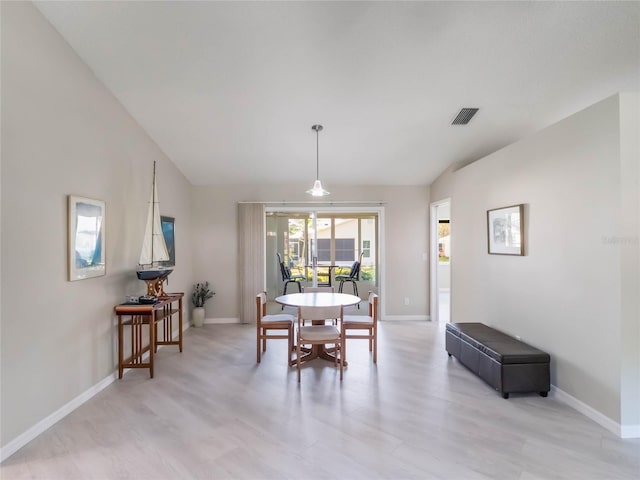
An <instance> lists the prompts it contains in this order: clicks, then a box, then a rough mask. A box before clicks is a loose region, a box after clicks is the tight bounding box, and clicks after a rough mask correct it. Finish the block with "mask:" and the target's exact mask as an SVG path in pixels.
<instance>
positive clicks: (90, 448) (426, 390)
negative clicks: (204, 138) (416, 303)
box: [0, 322, 640, 480]
mask: <svg viewBox="0 0 640 480" xmlns="http://www.w3.org/2000/svg"><path fill="white" fill-rule="evenodd" d="M379 336H380V341H379V352H378V365H377V366H375V365H373V363H372V361H371V357H370V354H369V352H368V349H367V342H366V341H364V340H360V341H358V340H354V341H351V342H350V343H349V348H348V354H349V357H348V360H349V367H347V368H346V369H345V374H344V381H343V382H342V383H340V381H339V377H338V370H337V369H336V368H334V367H333V364H331V363H329V362H326V361H323V360H314V361H313V362H310V364H308V365H306V366H304V367H303V371H302V383H301V384H300V385H298V383H297V381H296V370H295V367H294V368H289V367H287V364H286V341H271V342H269V344H268V350H267V352H266V354H265V355H264V356H263V359H262V363H261V364H260V365H257V364H256V363H255V327H253V326H252V325H205V326H204V327H203V328H199V329H196V328H191V329H189V330H188V331H186V332H185V347H184V352H183V353H182V354H180V353H178V351H177V349H175V348H172V347H166V348H162V349H160V351H159V352H158V355H157V357H156V362H157V363H156V376H155V378H154V379H149V377H148V373H147V371H144V370H133V371H130V372H128V373H126V374H125V376H124V378H123V379H122V380H119V381H116V382H115V383H114V384H113V385H110V386H109V387H107V388H106V389H105V390H103V391H102V392H100V393H99V394H98V395H96V396H95V397H94V398H93V399H91V400H90V401H89V402H87V403H86V404H84V405H83V406H82V407H80V408H79V409H77V410H76V411H75V412H73V413H72V414H71V415H69V416H68V417H66V418H64V419H63V420H62V421H60V422H59V423H57V424H56V425H54V426H53V427H51V428H50V429H49V430H47V431H46V432H44V433H43V434H42V435H41V436H40V437H38V438H37V439H35V440H34V441H33V442H31V443H30V444H29V445H27V446H25V447H24V448H22V449H21V450H20V451H18V452H17V453H15V454H14V455H13V456H12V457H10V458H8V459H7V460H5V462H4V463H3V464H2V465H1V466H0V478H2V479H3V480H8V479H23V478H41V479H65V480H66V479H120V478H126V479H226V478H234V479H236V478H238V479H300V478H304V479H319V478H339V479H378V478H380V479H465V480H466V479H521V480H533V479H598V480H599V479H638V478H640V440H638V439H634V440H621V439H619V438H617V437H616V436H614V435H613V434H611V433H609V432H608V431H607V430H605V429H604V428H602V427H600V426H599V425H597V424H596V423H594V422H592V421H591V420H589V419H588V418H586V417H584V416H583V415H581V414H580V413H578V412H576V411H575V410H573V409H572V408H570V407H568V406H566V405H564V404H562V403H560V402H558V401H557V400H555V399H554V398H553V397H549V398H542V397H539V396H538V395H515V394H514V395H512V396H511V398H510V399H509V400H504V399H502V397H501V396H500V395H499V394H498V393H496V392H494V391H493V390H492V389H491V388H490V387H488V386H487V385H486V384H484V383H483V382H482V381H481V380H480V379H478V378H477V377H476V376H475V375H473V374H471V373H470V372H468V371H467V370H466V369H465V368H464V367H462V366H461V365H460V364H459V363H458V362H457V361H456V360H455V359H450V358H449V357H448V356H447V354H446V352H445V351H444V329H443V326H442V325H438V324H434V323H430V322H381V324H380V333H379Z"/></svg>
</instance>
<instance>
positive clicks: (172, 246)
mask: <svg viewBox="0 0 640 480" xmlns="http://www.w3.org/2000/svg"><path fill="white" fill-rule="evenodd" d="M160 223H161V225H162V235H163V236H164V243H165V244H166V245H167V252H169V260H168V261H166V262H160V264H161V265H163V266H165V267H173V266H175V264H176V236H175V223H176V219H175V218H173V217H165V216H161V217H160Z"/></svg>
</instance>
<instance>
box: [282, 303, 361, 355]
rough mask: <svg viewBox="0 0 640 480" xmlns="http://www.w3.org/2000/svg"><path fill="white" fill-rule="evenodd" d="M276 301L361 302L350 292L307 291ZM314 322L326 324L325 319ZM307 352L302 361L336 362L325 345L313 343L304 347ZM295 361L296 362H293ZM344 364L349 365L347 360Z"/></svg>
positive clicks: (294, 305) (297, 304)
mask: <svg viewBox="0 0 640 480" xmlns="http://www.w3.org/2000/svg"><path fill="white" fill-rule="evenodd" d="M275 300H276V302H277V303H279V304H280V305H285V306H288V307H335V306H337V305H342V306H343V307H349V306H352V305H357V304H358V303H360V297H356V296H355V295H350V294H348V293H331V292H307V293H290V294H288V295H281V296H279V297H276V299H275ZM312 323H313V324H320V325H323V324H324V320H320V321H313V322H312ZM304 351H305V352H306V354H305V355H304V356H303V357H301V358H300V363H305V362H308V361H309V360H313V359H314V358H322V359H324V360H329V361H330V362H335V360H336V359H335V356H334V355H332V354H331V351H332V350H327V348H326V346H325V345H312V348H311V349H310V350H309V349H304ZM292 363H295V362H292ZM344 365H345V366H346V365H347V362H346V360H345V362H344Z"/></svg>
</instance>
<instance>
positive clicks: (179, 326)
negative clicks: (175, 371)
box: [178, 297, 182, 352]
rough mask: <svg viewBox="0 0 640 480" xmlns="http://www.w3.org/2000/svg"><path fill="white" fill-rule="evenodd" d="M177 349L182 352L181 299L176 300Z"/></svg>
mask: <svg viewBox="0 0 640 480" xmlns="http://www.w3.org/2000/svg"><path fill="white" fill-rule="evenodd" d="M178 347H179V348H180V352H182V297H180V300H178Z"/></svg>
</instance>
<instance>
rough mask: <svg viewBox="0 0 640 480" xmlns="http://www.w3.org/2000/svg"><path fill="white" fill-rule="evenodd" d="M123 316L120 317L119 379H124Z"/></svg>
mask: <svg viewBox="0 0 640 480" xmlns="http://www.w3.org/2000/svg"><path fill="white" fill-rule="evenodd" d="M122 328H123V327H122V316H121V315H118V378H119V379H122V373H123V371H124V367H123V366H122V363H123V361H124V352H123V351H122V345H123V343H124V342H123V341H122V335H123V331H122Z"/></svg>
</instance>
